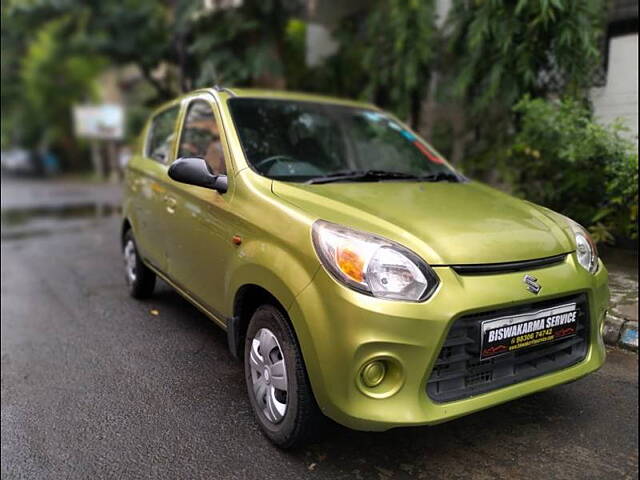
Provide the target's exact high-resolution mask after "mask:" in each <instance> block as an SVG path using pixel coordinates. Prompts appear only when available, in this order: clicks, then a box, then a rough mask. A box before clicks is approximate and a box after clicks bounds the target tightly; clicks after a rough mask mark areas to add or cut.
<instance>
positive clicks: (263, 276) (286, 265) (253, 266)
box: [225, 241, 320, 315]
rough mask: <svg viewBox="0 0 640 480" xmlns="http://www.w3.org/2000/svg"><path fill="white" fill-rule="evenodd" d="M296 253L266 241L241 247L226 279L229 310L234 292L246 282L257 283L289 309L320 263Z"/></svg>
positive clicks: (231, 312)
mask: <svg viewBox="0 0 640 480" xmlns="http://www.w3.org/2000/svg"><path fill="white" fill-rule="evenodd" d="M309 263H310V262H303V261H301V260H300V259H299V258H298V257H296V256H295V255H294V254H293V252H290V251H287V250H285V249H284V248H282V247H279V246H276V245H273V244H269V245H267V244H265V243H264V242H259V241H255V242H248V243H247V244H246V245H244V244H243V245H242V246H241V247H240V251H239V252H238V255H236V257H235V259H234V261H233V263H232V265H230V268H229V270H228V271H229V275H228V278H227V281H226V284H227V292H229V295H226V299H227V304H226V306H225V310H226V312H229V313H230V314H231V315H232V314H233V310H234V299H235V294H236V293H237V292H238V291H239V290H240V289H241V288H242V287H243V286H245V285H257V286H259V287H261V288H263V289H265V290H266V291H268V292H269V293H270V294H271V295H273V296H274V297H275V298H276V299H277V300H278V302H280V304H281V305H282V306H283V307H284V308H285V309H286V310H287V311H288V310H289V309H290V308H291V305H292V304H293V301H294V299H295V297H296V295H298V294H299V293H300V292H301V291H302V290H304V288H305V287H306V286H307V285H309V283H310V282H311V280H312V279H313V276H314V275H315V273H316V272H317V271H318V269H319V268H320V264H319V263H316V264H315V265H313V264H311V265H310V264H309Z"/></svg>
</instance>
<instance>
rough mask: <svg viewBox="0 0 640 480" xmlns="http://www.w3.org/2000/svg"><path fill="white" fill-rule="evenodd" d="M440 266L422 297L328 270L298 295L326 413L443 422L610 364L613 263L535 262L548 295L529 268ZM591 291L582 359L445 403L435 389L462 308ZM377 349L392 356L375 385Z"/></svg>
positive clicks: (386, 423)
mask: <svg viewBox="0 0 640 480" xmlns="http://www.w3.org/2000/svg"><path fill="white" fill-rule="evenodd" d="M435 270H436V273H437V274H438V276H439V278H440V285H439V286H438V289H437V291H436V292H435V293H434V295H433V296H432V297H431V298H430V299H429V300H427V301H426V302H423V303H409V302H397V301H385V300H381V299H376V298H373V297H369V296H366V295H362V294H360V293H357V292H354V291H352V290H349V289H347V288H345V287H343V286H342V285H339V284H338V283H337V282H336V281H335V280H334V279H333V278H332V277H330V276H329V275H328V274H327V273H326V272H325V271H324V269H320V270H319V271H318V273H317V275H316V276H315V278H314V280H313V282H312V283H311V284H309V285H308V286H307V287H306V288H305V289H304V290H303V291H302V292H301V293H300V294H299V295H298V296H297V297H296V300H295V301H294V303H293V305H292V306H291V308H290V310H289V315H290V317H291V320H292V322H293V324H294V326H295V329H296V333H297V335H298V339H299V341H300V345H301V347H302V351H303V355H304V359H305V363H306V367H307V371H308V373H309V378H310V380H311V385H312V389H313V392H314V394H315V397H316V400H317V402H318V405H319V406H320V408H321V410H322V411H323V412H324V413H325V414H326V415H327V416H329V417H331V418H332V419H334V420H335V421H337V422H338V423H341V424H343V425H346V426H348V427H351V428H354V429H358V430H387V429H389V428H393V427H398V426H408V425H428V424H436V423H441V422H444V421H448V420H452V419H454V418H457V417H461V416H463V415H467V414H469V413H473V412H476V411H478V410H482V409H484V408H488V407H491V406H493V405H497V404H500V403H503V402H506V401H509V400H513V399H515V398H518V397H521V396H524V395H528V394H530V393H533V392H536V391H540V390H544V389H547V388H550V387H553V386H555V385H559V384H562V383H566V382H569V381H572V380H575V379H577V378H580V377H582V376H584V375H587V374H589V373H591V372H593V371H595V370H597V369H598V368H599V367H600V366H601V365H602V364H603V363H604V360H605V348H604V344H603V341H602V335H601V331H602V324H603V321H604V316H605V312H606V309H607V306H608V302H609V289H608V285H607V279H608V274H607V271H606V269H605V267H604V265H602V264H601V265H600V269H599V271H598V272H597V273H596V274H595V275H591V274H589V273H588V272H586V271H585V270H584V269H583V268H582V267H580V266H579V265H578V263H577V261H576V259H575V255H573V254H572V255H568V256H567V258H566V260H565V261H564V262H563V263H560V264H557V265H554V266H550V267H546V268H541V269H538V270H535V271H534V274H535V276H536V277H537V278H538V281H539V283H540V284H541V285H542V286H543V289H542V291H541V292H540V294H539V295H533V294H532V293H530V292H529V291H528V290H527V289H526V288H525V286H524V284H523V282H522V279H523V275H524V273H525V272H512V273H504V274H493V275H481V276H480V275H478V276H463V275H458V274H457V273H455V272H454V271H453V270H452V269H451V268H448V267H437V268H435ZM532 273H533V272H532ZM582 293H584V294H585V295H586V297H587V303H588V311H589V317H590V318H589V319H588V321H589V328H588V330H589V335H588V347H587V352H586V355H585V357H584V359H583V360H581V361H580V362H578V363H576V364H575V365H572V366H570V367H567V368H564V369H561V370H557V371H553V372H551V373H547V374H543V375H541V376H537V377H534V378H531V379H529V380H525V381H522V382H520V383H516V384H513V385H510V386H506V387H503V388H499V389H496V390H492V391H489V392H486V393H482V394H479V395H476V396H472V397H468V398H464V399H460V400H455V401H450V402H446V403H437V402H434V401H433V400H432V399H431V398H430V397H429V396H428V395H427V393H426V385H427V380H428V379H429V376H430V373H431V371H432V369H433V366H434V364H435V362H436V359H437V357H438V355H439V353H440V350H441V347H442V344H443V343H444V341H445V339H446V336H447V333H448V331H449V329H450V327H451V325H452V324H453V323H454V322H455V321H456V320H457V319H458V318H460V317H461V316H465V315H469V314H473V313H480V312H485V311H492V310H496V309H502V308H507V307H513V306H516V305H525V304H529V303H532V302H538V301H544V300H551V299H554V298H560V297H566V296H568V295H574V294H576V295H577V294H582ZM377 358H379V359H383V360H384V361H386V362H387V365H389V366H390V373H391V374H390V375H388V378H389V380H388V382H386V383H385V384H383V385H381V386H380V387H378V388H373V389H368V388H367V387H364V386H363V385H362V382H361V381H360V380H359V379H360V370H361V368H362V366H363V365H364V364H366V363H367V362H368V361H369V360H371V359H377Z"/></svg>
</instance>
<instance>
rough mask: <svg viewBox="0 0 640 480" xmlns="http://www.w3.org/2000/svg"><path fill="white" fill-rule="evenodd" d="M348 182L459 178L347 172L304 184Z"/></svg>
mask: <svg viewBox="0 0 640 480" xmlns="http://www.w3.org/2000/svg"><path fill="white" fill-rule="evenodd" d="M350 180H377V181H380V180H419V181H423V182H442V181H447V182H460V181H462V179H461V177H460V176H458V175H456V174H455V173H453V172H438V173H431V174H428V175H414V174H412V173H402V172H393V171H387V170H349V171H344V172H336V173H330V174H328V175H323V176H321V177H314V178H311V179H309V180H307V181H306V182H305V183H308V184H318V183H332V182H342V181H350Z"/></svg>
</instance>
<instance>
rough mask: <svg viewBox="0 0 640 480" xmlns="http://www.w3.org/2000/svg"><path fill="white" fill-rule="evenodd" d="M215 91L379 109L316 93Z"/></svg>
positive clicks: (244, 89) (241, 90)
mask: <svg viewBox="0 0 640 480" xmlns="http://www.w3.org/2000/svg"><path fill="white" fill-rule="evenodd" d="M214 90H218V91H219V92H226V93H227V94H228V95H229V98H234V97H238V98H272V99H280V100H294V101H295V100H297V101H307V102H317V103H332V104H338V105H348V106H353V107H360V108H369V109H375V110H378V107H376V106H375V105H372V104H370V103H366V102H359V101H356V100H350V99H346V98H338V97H331V96H327V95H319V94H314V93H304V92H291V91H286V90H263V89H255V88H233V87H227V88H221V87H214Z"/></svg>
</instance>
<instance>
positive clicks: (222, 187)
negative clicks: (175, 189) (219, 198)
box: [168, 157, 227, 193]
mask: <svg viewBox="0 0 640 480" xmlns="http://www.w3.org/2000/svg"><path fill="white" fill-rule="evenodd" d="M168 174H169V178H171V179H172V180H175V181H176V182H180V183H186V184H189V185H196V186H198V187H204V188H210V189H212V190H217V191H218V192H220V193H224V192H226V191H227V176H226V175H213V174H212V173H211V172H210V171H209V167H208V166H207V162H205V161H204V159H202V158H198V157H182V158H179V159H177V160H176V161H175V162H173V163H172V164H171V166H170V167H169V171H168Z"/></svg>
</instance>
